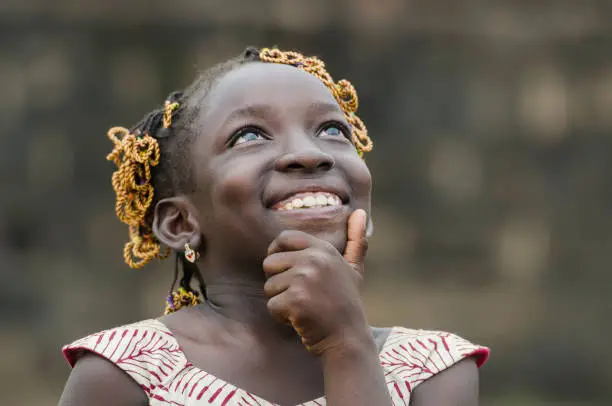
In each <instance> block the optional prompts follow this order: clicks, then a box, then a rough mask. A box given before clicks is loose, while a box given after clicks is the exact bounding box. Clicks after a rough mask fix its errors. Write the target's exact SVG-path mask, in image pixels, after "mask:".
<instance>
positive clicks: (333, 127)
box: [319, 124, 349, 138]
mask: <svg viewBox="0 0 612 406" xmlns="http://www.w3.org/2000/svg"><path fill="white" fill-rule="evenodd" d="M319 137H346V138H348V137H349V135H348V129H346V128H345V127H344V126H343V125H341V124H327V125H326V126H324V127H323V128H321V130H320V131H319Z"/></svg>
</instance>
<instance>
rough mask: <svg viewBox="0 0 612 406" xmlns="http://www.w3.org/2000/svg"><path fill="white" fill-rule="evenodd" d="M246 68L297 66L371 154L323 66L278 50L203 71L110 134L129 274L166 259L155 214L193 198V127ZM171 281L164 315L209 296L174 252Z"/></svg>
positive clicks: (348, 88) (345, 96)
mask: <svg viewBox="0 0 612 406" xmlns="http://www.w3.org/2000/svg"><path fill="white" fill-rule="evenodd" d="M251 62H264V63H278V64H284V65H291V66H295V67H296V68H297V69H300V70H303V71H306V72H308V73H310V74H311V75H314V76H315V77H317V78H319V79H320V80H321V81H322V82H323V84H325V86H326V87H327V88H328V89H329V90H330V92H331V93H332V95H333V96H334V98H335V99H336V101H337V102H338V104H339V105H340V108H341V109H342V111H343V112H344V115H345V117H346V119H347V120H348V122H349V124H350V125H351V128H352V131H351V134H352V141H353V144H354V145H355V148H356V149H357V152H358V153H359V155H360V156H362V155H363V153H364V152H369V151H371V150H372V146H373V145H372V141H371V140H370V138H369V137H368V133H367V129H366V127H365V125H364V124H363V122H362V121H361V120H360V119H359V117H357V115H356V114H355V112H356V111H357V107H358V99H357V92H356V91H355V88H354V87H353V85H352V84H351V83H350V82H348V81H347V80H344V79H342V80H339V81H338V82H334V81H333V79H332V77H331V76H330V75H329V73H327V71H326V70H325V64H324V63H323V61H321V60H320V59H318V58H316V57H304V56H303V55H302V54H300V53H297V52H283V51H280V50H279V49H276V48H273V49H268V48H264V49H262V50H258V49H256V48H252V47H249V48H247V49H246V50H245V51H244V52H243V53H242V54H241V55H240V56H238V57H235V58H232V59H230V60H228V61H225V62H223V63H220V64H218V65H216V66H214V67H212V68H210V69H208V70H206V71H204V72H203V73H202V74H201V75H200V76H199V77H198V78H197V79H196V80H195V81H194V82H193V83H192V84H191V85H190V86H188V87H187V88H186V89H185V90H183V91H175V92H172V93H170V95H169V96H168V98H167V99H166V101H165V102H164V105H163V106H162V107H160V108H158V109H155V110H153V111H151V112H150V113H148V114H147V115H145V116H144V118H143V119H142V120H141V121H140V122H139V123H138V124H136V125H135V126H134V127H132V128H131V129H130V130H128V129H126V128H124V127H113V128H111V129H110V130H109V131H108V137H109V138H110V140H111V141H112V142H113V144H114V148H113V150H112V152H111V153H110V154H109V155H108V156H107V159H108V160H110V161H113V162H114V163H115V164H116V165H117V168H118V169H117V170H116V171H115V172H114V173H113V176H112V184H113V189H114V190H115V193H116V195H117V200H116V205H115V211H116V213H117V217H119V219H120V220H121V221H122V222H123V223H125V224H127V226H128V231H129V241H128V242H127V243H126V244H125V247H124V249H123V257H124V259H125V262H126V263H127V264H128V265H129V266H130V267H131V268H141V267H143V266H144V265H146V264H147V263H148V262H150V261H151V260H152V259H155V258H157V259H165V258H167V257H168V256H169V255H170V249H169V248H167V247H166V248H165V249H164V248H162V247H161V246H160V243H159V241H158V240H157V238H156V237H155V235H154V234H153V232H152V229H151V227H152V220H153V207H155V204H156V203H157V202H158V201H159V200H161V199H164V198H166V197H170V196H175V195H177V194H182V193H189V192H193V191H194V189H195V185H194V182H193V173H192V170H191V169H192V168H191V165H192V162H191V160H189V159H185V153H186V152H185V151H189V150H190V148H189V147H190V146H191V143H192V142H193V141H194V138H195V136H196V134H197V133H198V131H196V130H197V129H194V128H193V125H194V122H195V119H196V118H197V117H198V116H199V113H200V109H201V108H202V106H203V105H204V103H203V101H204V100H205V98H206V97H207V95H208V93H209V92H210V90H211V89H212V87H213V85H214V84H215V83H216V81H217V80H218V79H219V78H221V77H222V76H223V75H225V74H226V73H228V72H230V71H232V70H234V69H236V68H238V67H240V66H242V65H244V64H247V63H251ZM176 258H177V259H176V266H175V278H174V281H173V283H172V286H171V289H170V291H171V293H170V295H169V296H168V300H167V304H166V314H167V313H171V312H173V311H176V310H178V309H179V308H181V307H183V306H192V305H195V304H197V303H199V302H200V300H201V299H200V296H204V297H205V295H206V292H205V286H204V281H203V279H202V276H201V274H200V271H199V269H198V267H197V265H195V264H192V263H190V262H188V261H187V260H186V259H185V257H184V256H183V255H180V254H179V253H177V257H176ZM179 264H181V268H182V277H181V280H180V283H179V289H178V291H177V292H172V289H174V285H175V284H176V281H177V279H178V268H179ZM193 276H196V278H197V279H198V281H199V285H200V292H198V291H196V290H193V289H192V288H191V285H190V283H191V279H192V277H193Z"/></svg>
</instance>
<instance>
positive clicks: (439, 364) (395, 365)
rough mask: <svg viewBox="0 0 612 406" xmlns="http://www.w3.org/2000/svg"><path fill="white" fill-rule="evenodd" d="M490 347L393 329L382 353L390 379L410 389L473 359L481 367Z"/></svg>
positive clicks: (446, 334)
mask: <svg viewBox="0 0 612 406" xmlns="http://www.w3.org/2000/svg"><path fill="white" fill-rule="evenodd" d="M489 354H490V350H489V348H487V347H484V346H481V345H478V344H474V343H472V342H470V341H468V340H466V339H465V338H462V337H460V336H458V335H456V334H453V333H449V332H445V331H433V330H416V329H410V328H405V327H393V328H391V331H390V333H389V335H388V337H387V340H386V342H385V344H384V346H383V348H382V349H381V352H380V360H381V364H382V366H383V369H384V370H385V373H386V375H387V376H389V375H392V376H393V377H394V379H396V380H398V381H402V382H405V383H406V384H407V385H408V386H409V387H410V388H411V389H414V387H416V386H417V385H419V384H420V383H422V382H423V381H425V380H427V379H428V378H430V377H432V376H433V375H436V374H438V373H440V372H442V371H444V370H446V369H448V368H450V367H451V366H453V365H455V364H457V363H459V362H460V361H462V360H464V359H467V358H471V359H473V360H474V361H475V363H476V366H478V367H481V366H482V365H483V364H484V363H485V362H486V361H487V359H488V358H489Z"/></svg>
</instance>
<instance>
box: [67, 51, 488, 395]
mask: <svg viewBox="0 0 612 406" xmlns="http://www.w3.org/2000/svg"><path fill="white" fill-rule="evenodd" d="M356 110H357V94H356V92H355V89H354V88H353V86H352V85H351V84H350V83H349V82H348V81H346V80H340V81H338V82H334V80H333V79H332V78H331V77H330V75H329V74H328V73H327V71H326V70H325V66H324V64H323V62H322V61H321V60H319V59H317V58H312V57H310V58H307V57H304V56H302V55H301V54H299V53H295V52H282V51H280V50H278V49H263V50H261V51H259V50H257V49H251V48H249V49H247V50H246V51H245V52H244V54H243V55H241V56H240V57H238V58H235V59H232V60H230V61H228V62H225V63H223V64H220V65H218V66H216V67H213V68H212V69H209V70H208V71H206V72H205V73H204V74H203V75H202V76H201V77H200V78H198V79H197V80H196V81H195V82H194V83H193V84H192V85H191V86H190V87H189V88H187V89H186V90H185V91H184V92H175V93H172V94H171V95H170V96H169V98H168V100H167V101H166V102H165V105H164V107H163V108H161V109H159V110H155V111H153V112H151V113H149V114H148V115H147V116H146V117H145V118H144V119H143V120H142V121H141V122H140V123H139V124H137V125H136V126H135V127H134V128H133V129H132V130H129V131H128V130H127V129H125V128H119V127H116V128H112V129H111V130H110V131H109V134H108V135H109V137H110V139H111V141H112V142H113V143H114V149H113V151H112V152H111V154H110V155H109V156H108V159H109V160H112V161H114V162H115V163H116V164H117V166H118V170H117V171H116V172H115V173H114V174H113V179H112V180H113V188H114V190H115V192H116V194H117V204H116V211H117V215H118V216H119V218H120V219H121V220H122V221H123V222H124V223H126V224H127V225H128V226H129V235H130V240H129V242H128V243H127V244H126V246H125V249H124V257H125V260H126V262H127V263H128V265H130V266H131V267H135V268H139V267H142V266H144V265H145V264H146V263H148V262H149V261H150V260H152V259H154V258H166V257H167V256H168V255H169V253H170V252H172V251H174V252H175V253H176V270H175V272H176V273H175V282H176V280H177V279H178V273H179V271H178V269H179V268H180V273H181V276H180V282H179V288H178V290H177V291H176V292H172V293H171V294H170V295H169V296H168V299H167V304H166V315H165V316H163V317H160V318H158V319H151V320H145V321H141V322H138V323H135V324H131V325H127V326H122V327H117V328H113V329H110V330H106V331H103V332H100V333H96V334H93V335H90V336H88V337H85V338H83V339H81V340H78V341H76V342H74V343H72V344H70V345H68V346H66V347H65V348H64V355H65V357H66V359H67V360H68V362H69V363H70V365H71V366H72V367H74V369H73V371H72V373H71V375H70V378H69V379H68V382H67V384H66V387H65V390H64V393H63V395H62V398H61V400H60V405H63V406H69V405H90V406H96V405H105V406H106V405H130V406H132V405H147V404H148V405H274V404H280V405H296V404H300V405H325V404H327V405H330V406H332V405H333V406H348V405H351V406H358V405H367V406H373V405H376V406H378V405H380V406H388V405H408V404H411V405H415V406H424V405H431V406H463V405H465V406H468V405H476V404H477V402H478V373H477V367H479V366H480V365H482V364H483V363H484V362H485V360H486V359H487V357H488V354H489V351H488V349H487V348H484V347H480V346H477V345H474V344H471V343H470V342H468V341H466V340H464V339H462V338H460V337H458V336H456V335H453V334H450V333H444V332H435V331H423V330H412V329H407V328H402V327H393V328H375V327H370V326H369V325H368V324H367V321H366V318H365V315H364V310H363V305H362V302H361V299H360V295H359V284H360V281H361V279H362V277H363V275H364V266H363V262H364V257H365V253H366V247H367V238H368V237H369V236H370V235H371V232H372V223H371V220H370V217H369V216H368V214H367V213H369V212H370V190H371V177H370V172H369V171H368V168H367V166H366V165H365V163H364V161H363V159H362V157H361V156H362V154H363V153H365V152H368V151H370V150H371V149H372V142H371V140H370V138H369V137H368V135H367V132H366V128H365V126H364V125H363V123H362V122H361V120H360V119H359V118H358V117H357V116H356V115H355V112H356ZM162 246H165V247H167V249H166V250H164V249H162V248H161V247H162ZM179 265H180V266H179ZM194 277H195V279H196V281H197V282H198V283H199V292H198V291H197V290H195V289H193V288H192V285H191V283H192V278H194ZM173 287H174V284H173ZM179 309H180V311H177V310H179Z"/></svg>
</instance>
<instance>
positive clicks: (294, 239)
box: [268, 230, 317, 255]
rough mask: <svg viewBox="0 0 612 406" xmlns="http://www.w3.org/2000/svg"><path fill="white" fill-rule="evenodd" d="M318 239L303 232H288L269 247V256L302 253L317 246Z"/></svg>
mask: <svg viewBox="0 0 612 406" xmlns="http://www.w3.org/2000/svg"><path fill="white" fill-rule="evenodd" d="M316 241H317V240H316V238H315V237H313V236H312V235H310V234H307V233H305V232H303V231H297V230H286V231H283V232H282V233H280V234H279V235H278V236H277V237H276V238H275V239H274V241H272V243H271V244H270V246H269V247H268V255H271V254H274V253H277V252H284V251H300V250H303V249H306V248H308V247H311V246H313V245H315V244H316Z"/></svg>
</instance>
